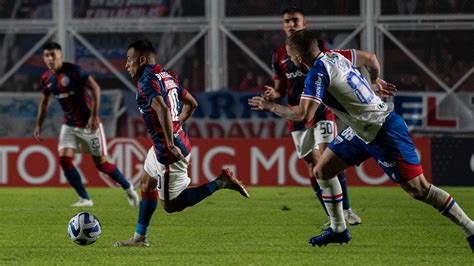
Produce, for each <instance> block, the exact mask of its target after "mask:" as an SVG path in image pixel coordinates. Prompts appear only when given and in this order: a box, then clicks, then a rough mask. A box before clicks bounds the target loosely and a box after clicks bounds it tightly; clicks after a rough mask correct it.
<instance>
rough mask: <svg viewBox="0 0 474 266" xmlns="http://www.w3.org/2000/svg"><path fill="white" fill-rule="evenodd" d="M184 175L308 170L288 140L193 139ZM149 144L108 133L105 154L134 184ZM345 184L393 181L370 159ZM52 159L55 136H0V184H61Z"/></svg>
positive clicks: (80, 164)
mask: <svg viewBox="0 0 474 266" xmlns="http://www.w3.org/2000/svg"><path fill="white" fill-rule="evenodd" d="M192 144H193V150H192V154H191V165H190V169H189V170H190V172H189V176H190V178H191V179H192V184H194V185H197V184H202V183H205V182H207V181H208V180H213V179H214V178H215V177H216V176H217V175H218V174H219V171H220V169H221V168H222V167H229V168H230V169H232V171H234V172H235V173H236V176H237V177H238V178H240V179H241V180H242V181H243V182H244V184H246V185H248V186H305V185H309V184H310V183H309V180H308V179H307V176H308V169H307V168H306V166H305V164H304V162H303V161H302V160H298V157H297V155H296V153H295V148H294V145H293V142H292V141H291V139H289V138H281V139H250V140H246V139H217V140H216V139H193V140H192ZM415 145H416V146H417V152H418V154H419V156H420V157H421V160H422V165H423V169H424V171H425V176H427V178H428V180H431V140H430V139H429V138H417V139H415ZM150 147H151V143H150V142H149V141H148V140H147V139H138V140H136V139H131V138H114V139H110V140H109V143H108V152H109V155H108V156H109V159H110V161H111V162H113V163H115V164H116V165H117V166H118V167H119V169H120V170H121V171H122V173H123V174H124V175H125V177H127V178H129V179H131V180H132V181H133V182H134V183H135V184H137V183H138V181H139V179H140V177H141V175H142V174H143V161H144V160H145V158H146V154H147V151H148V149H149V148H150ZM73 163H74V164H75V165H76V167H77V169H78V171H79V173H80V174H81V176H82V177H83V179H84V182H85V183H86V184H87V186H116V184H114V183H113V181H111V180H110V179H109V178H108V177H107V176H105V175H103V174H99V172H98V171H97V170H96V168H95V166H94V163H93V162H92V160H91V159H90V156H88V155H87V154H77V155H76V157H75V158H74V161H73ZM347 181H348V184H349V185H370V186H388V185H395V184H394V183H393V182H391V181H390V179H389V178H388V176H386V175H385V174H384V173H383V171H382V169H381V168H380V167H379V166H378V165H377V164H376V162H375V161H373V160H368V161H366V162H364V163H363V164H361V165H360V166H359V167H351V168H350V169H349V170H348V172H347ZM67 185H68V184H67V180H66V178H65V177H64V176H63V175H62V173H61V170H60V166H59V164H58V162H57V139H47V140H44V141H43V142H37V141H34V140H33V139H27V138H0V186H35V187H36V186H67Z"/></svg>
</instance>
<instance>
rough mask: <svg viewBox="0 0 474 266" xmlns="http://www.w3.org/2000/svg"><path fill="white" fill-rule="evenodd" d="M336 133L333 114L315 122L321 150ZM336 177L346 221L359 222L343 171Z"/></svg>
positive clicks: (352, 223) (324, 148) (360, 220)
mask: <svg viewBox="0 0 474 266" xmlns="http://www.w3.org/2000/svg"><path fill="white" fill-rule="evenodd" d="M336 134H337V125H336V118H335V117H334V116H333V115H330V114H328V115H327V116H326V118H325V119H324V120H321V121H318V123H317V124H316V130H315V139H316V143H317V144H318V146H319V150H320V151H321V152H323V151H324V150H326V148H327V147H328V145H329V143H331V142H332V141H333V140H334V138H335V137H336ZM337 179H338V180H339V183H340V184H341V188H342V208H343V210H344V217H345V219H346V221H347V223H349V224H350V225H357V224H360V223H361V222H362V219H361V218H360V217H359V216H358V215H357V214H356V213H355V212H354V211H353V210H352V209H351V205H350V201H349V193H348V190H347V182H346V173H345V171H342V172H340V173H338V174H337Z"/></svg>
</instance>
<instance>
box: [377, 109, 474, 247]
mask: <svg viewBox="0 0 474 266" xmlns="http://www.w3.org/2000/svg"><path fill="white" fill-rule="evenodd" d="M369 146H374V147H375V149H376V153H374V154H373V155H374V156H373V157H374V158H376V161H377V162H379V165H380V167H381V168H383V169H384V171H385V172H386V173H387V175H388V176H389V177H390V178H392V180H393V181H394V182H396V183H399V184H400V186H401V187H402V188H403V190H405V191H406V192H407V193H408V194H410V195H411V196H412V197H413V198H415V199H417V200H420V201H423V202H425V203H427V204H430V205H431V206H433V207H434V208H436V209H438V210H439V211H440V213H441V214H442V215H444V216H446V217H448V218H449V219H450V220H452V221H453V222H454V223H455V224H457V225H459V226H461V228H462V229H463V232H464V234H465V235H466V237H467V239H468V241H469V245H470V247H471V250H472V251H473V252H474V222H473V221H472V220H471V219H470V218H469V217H468V216H467V215H466V214H465V213H464V211H463V210H462V209H461V207H460V206H459V205H458V204H457V203H456V201H455V200H454V199H453V198H452V197H451V195H449V194H448V193H447V192H446V191H444V190H442V189H440V188H438V187H436V186H434V185H432V184H430V183H429V182H428V181H427V180H426V178H425V177H424V175H423V169H422V167H421V165H420V161H419V158H418V155H417V153H416V151H415V145H414V144H413V141H412V139H411V138H410V134H409V132H408V128H407V127H406V124H405V123H404V121H403V119H402V118H401V117H400V116H399V115H397V114H395V113H393V114H391V115H390V116H389V117H387V119H386V121H385V123H384V127H383V129H382V130H381V131H380V132H379V134H378V135H377V138H376V139H375V140H374V141H373V143H371V144H370V145H369Z"/></svg>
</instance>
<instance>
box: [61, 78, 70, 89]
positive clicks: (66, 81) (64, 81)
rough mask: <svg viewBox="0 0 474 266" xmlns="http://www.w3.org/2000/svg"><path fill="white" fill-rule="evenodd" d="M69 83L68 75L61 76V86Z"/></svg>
mask: <svg viewBox="0 0 474 266" xmlns="http://www.w3.org/2000/svg"><path fill="white" fill-rule="evenodd" d="M69 83H70V82H69V78H68V77H66V76H63V77H62V78H61V85H62V86H63V87H67V86H68V85H69Z"/></svg>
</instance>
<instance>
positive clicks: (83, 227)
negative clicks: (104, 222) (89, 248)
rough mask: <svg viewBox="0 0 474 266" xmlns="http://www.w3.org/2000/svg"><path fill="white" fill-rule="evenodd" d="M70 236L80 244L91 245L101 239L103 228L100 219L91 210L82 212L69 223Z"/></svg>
mask: <svg viewBox="0 0 474 266" xmlns="http://www.w3.org/2000/svg"><path fill="white" fill-rule="evenodd" d="M67 231H68V233H69V238H71V240H72V241H73V242H74V243H76V244H78V245H82V246H84V245H90V244H92V243H94V242H95V241H97V239H99V237H100V234H101V233H102V229H101V226H100V222H99V219H97V217H95V216H94V215H93V214H91V213H89V212H80V213H78V214H76V215H74V217H72V218H71V220H70V221H69V223H68V225H67Z"/></svg>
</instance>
